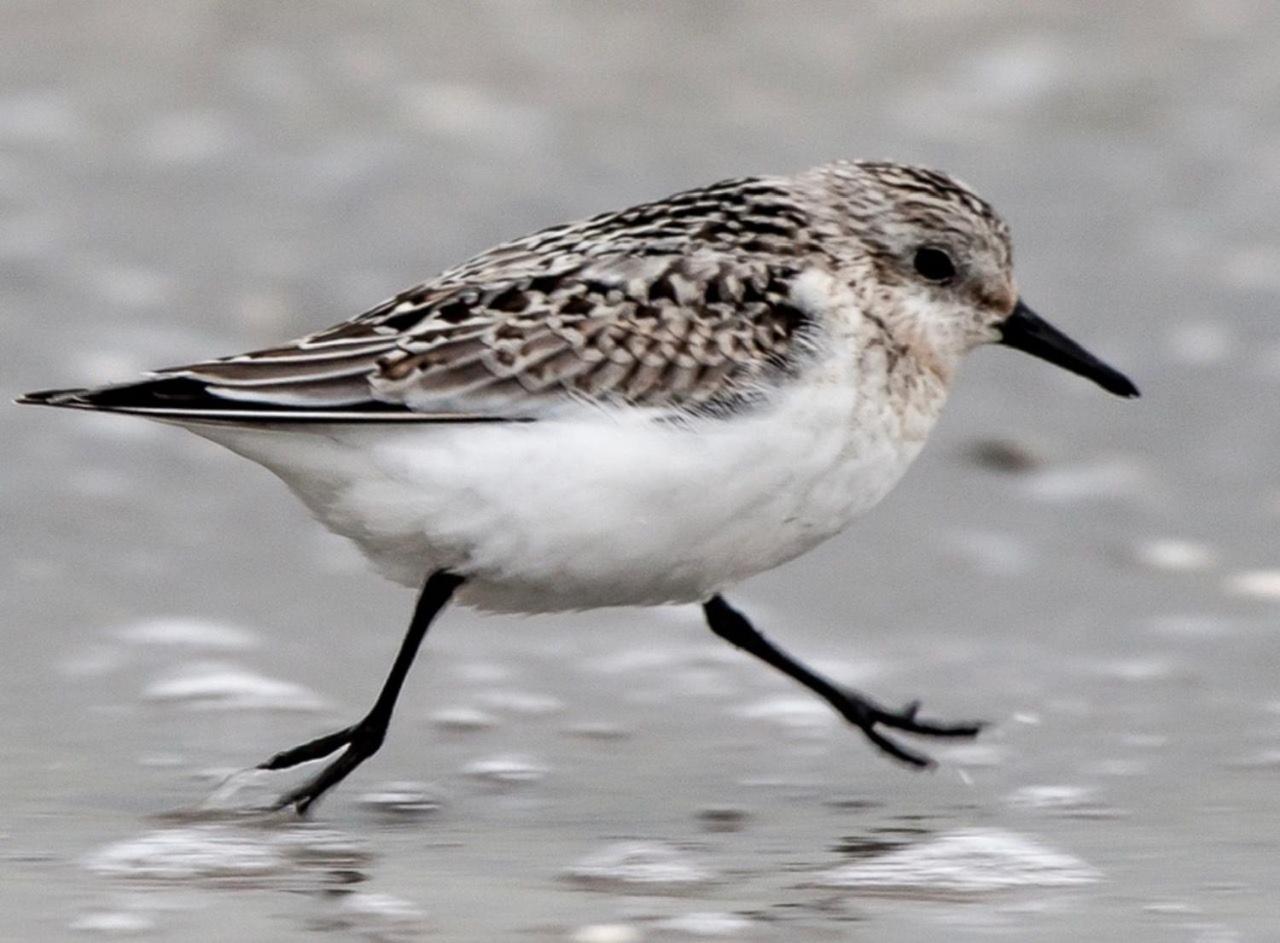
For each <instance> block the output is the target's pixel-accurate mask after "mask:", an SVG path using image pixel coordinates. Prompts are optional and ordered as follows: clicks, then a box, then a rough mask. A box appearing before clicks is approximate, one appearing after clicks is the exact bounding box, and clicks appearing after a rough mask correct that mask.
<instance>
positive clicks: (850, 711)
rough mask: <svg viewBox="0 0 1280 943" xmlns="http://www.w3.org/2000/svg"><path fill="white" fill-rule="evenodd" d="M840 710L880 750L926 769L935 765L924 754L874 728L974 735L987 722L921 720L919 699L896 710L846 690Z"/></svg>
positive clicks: (924, 734)
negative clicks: (944, 722) (951, 722)
mask: <svg viewBox="0 0 1280 943" xmlns="http://www.w3.org/2000/svg"><path fill="white" fill-rule="evenodd" d="M837 706H838V708H839V710H840V713H841V714H843V715H844V716H845V718H846V719H847V720H848V721H849V722H850V723H851V724H853V725H854V726H856V727H857V728H858V729H859V730H861V731H862V733H863V734H864V735H865V736H866V738H867V739H868V740H870V741H871V742H872V743H874V744H875V745H876V746H877V747H878V748H879V749H880V750H881V751H882V752H884V753H887V754H888V755H889V756H891V757H893V758H894V759H895V760H900V761H901V762H903V763H906V764H907V765H908V766H915V767H917V768H919V769H927V768H929V767H932V766H934V765H936V764H935V763H934V761H933V760H932V759H930V758H929V757H928V756H925V755H924V754H923V753H918V752H916V751H915V750H912V749H909V748H907V747H904V746H902V744H900V743H897V742H896V741H894V740H891V739H889V738H888V737H886V736H885V735H884V734H883V733H881V732H880V730H878V729H877V728H879V727H887V728H889V729H891V730H901V731H902V732H903V733H913V734H917V735H919V736H922V737H976V736H977V735H978V734H979V733H980V732H981V731H982V729H983V728H984V727H986V726H987V724H986V723H985V722H983V721H969V722H965V723H959V724H943V723H935V722H932V721H925V720H921V719H920V718H919V716H918V714H919V711H920V702H919V701H912V702H911V703H910V704H908V705H907V706H906V707H904V708H902V709H901V710H898V711H891V710H887V709H885V708H883V707H881V706H879V705H878V704H876V703H875V702H874V701H871V700H869V699H868V698H865V697H862V696H861V695H858V694H853V693H849V694H848V695H847V702H846V703H844V704H840V705H837Z"/></svg>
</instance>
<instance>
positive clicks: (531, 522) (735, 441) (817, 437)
mask: <svg viewBox="0 0 1280 943" xmlns="http://www.w3.org/2000/svg"><path fill="white" fill-rule="evenodd" d="M875 402H876V401H875V399H874V398H866V397H859V395H858V394H857V392H856V390H854V389H851V388H850V387H849V386H847V385H844V384H831V385H822V386H816V387H806V388H803V389H800V390H795V391H791V392H788V393H787V394H785V396H783V397H782V398H781V399H780V400H779V401H778V402H776V403H775V404H774V405H773V406H771V407H768V408H766V409H762V410H761V411H759V412H758V413H756V414H752V415H749V416H747V417H746V418H743V417H735V418H732V419H715V420H711V419H707V420H698V421H697V422H696V423H694V424H691V425H677V424H672V423H669V422H660V421H655V420H653V419H646V418H643V417H634V416H620V415H618V413H617V412H616V411H614V412H602V411H597V410H589V411H585V410H584V412H583V413H581V414H578V415H576V416H573V417H565V418H557V419H547V420H542V421H538V422H530V423H470V424H468V423H457V424H448V423H440V424H404V425H397V424H382V425H364V426H360V425H342V426H337V425H335V426H326V427H316V426H301V427H291V428H281V427H276V428H274V429H254V428H230V427H226V426H192V427H191V429H192V431H194V432H197V433H198V434H200V435H203V436H205V437H207V438H210V439H213V440H214V441H217V442H220V443H221V444H223V445H225V446H227V447H229V448H231V449H232V450H234V451H236V452H238V453H240V454H242V455H245V456H246V457H248V458H251V459H253V460H255V461H257V462H260V463H261V464H263V465H265V466H267V467H268V468H270V469H271V470H272V471H274V472H275V473H276V474H277V475H279V476H280V477H281V478H282V479H284V480H285V482H286V483H288V484H289V486H290V487H291V488H292V489H293V490H294V491H295V493H297V494H298V496H299V497H300V498H301V499H302V500H303V501H304V502H305V503H306V504H307V506H308V507H309V508H310V509H311V510H312V512H313V513H314V514H315V515H316V516H317V517H318V518H319V519H320V520H321V521H322V522H323V523H324V524H325V525H326V526H328V527H329V528H330V529H331V530H334V531H336V532H337V533H339V534H342V535H344V536H346V537H349V538H351V539H352V540H354V541H355V542H356V543H357V544H358V545H359V546H360V547H361V549H362V550H363V551H364V552H365V554H366V555H367V556H368V557H369V558H370V559H371V560H372V561H373V562H374V564H375V565H376V566H377V568H378V569H379V570H380V571H381V572H382V573H383V574H384V575H386V576H388V577H390V578H391V579H393V580H396V581H397V582H400V583H404V584H406V585H410V586H417V585H420V584H421V582H422V581H423V579H424V578H425V576H426V575H427V573H429V572H430V571H431V570H433V569H436V568H440V567H446V568H449V569H451V570H453V571H455V572H457V573H459V574H461V575H464V576H466V577H468V582H467V583H466V584H465V586H464V587H463V589H462V591H461V592H460V594H459V600H460V601H461V602H463V603H467V604H470V605H473V606H476V607H478V608H482V609H489V610H495V611H509V612H550V611H558V610H568V609H589V608H595V607H600V606H620V605H654V604H660V603H670V602H696V601H700V600H703V599H706V598H707V597H708V596H710V595H712V594H713V593H715V592H717V591H719V590H721V589H723V588H724V587H726V586H728V585H731V584H733V583H735V582H737V581H739V580H742V579H744V578H746V577H748V576H751V575H753V574H755V573H759V572H761V571H764V570H767V569H770V568H771V567H774V566H777V565H778V564H780V563H782V562H784V561H786V560H789V559H791V558H793V557H795V556H797V555H799V554H801V553H803V552H805V551H806V550H809V549H810V548H812V547H814V546H815V545H816V544H818V543H820V542H821V541H823V540H825V539H827V538H828V537H831V536H832V535H833V534H835V533H837V532H838V531H839V530H841V529H842V528H843V527H845V525H847V524H848V523H849V521H850V520H851V519H852V518H853V517H854V516H856V515H857V514H859V513H861V512H862V511H864V510H866V509H867V508H869V507H870V506H871V505H873V504H875V503H876V502H877V501H879V500H880V499H881V498H882V497H883V496H884V495H885V494H886V493H887V492H888V491H889V490H890V489H891V488H892V487H893V485H894V484H895V483H896V482H897V480H898V479H899V478H900V477H901V475H902V473H903V472H904V471H905V470H906V468H907V466H908V465H909V464H910V462H911V460H912V459H913V458H914V457H915V455H916V454H917V452H918V451H919V449H920V445H921V441H920V439H918V438H917V439H913V440H911V441H903V440H902V439H901V438H900V437H899V434H898V433H899V432H900V430H899V429H898V428H897V424H896V423H895V422H894V421H892V417H891V416H889V415H887V414H886V413H884V411H883V407H876V406H874V403H875Z"/></svg>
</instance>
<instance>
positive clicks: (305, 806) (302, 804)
mask: <svg viewBox="0 0 1280 943" xmlns="http://www.w3.org/2000/svg"><path fill="white" fill-rule="evenodd" d="M386 734H387V724H386V722H385V721H382V722H379V721H378V720H376V719H374V718H370V717H366V718H365V719H364V720H362V721H360V722H359V723H358V724H353V725H352V726H350V727H344V728H343V729H342V730H338V731H335V732H334V733H331V734H326V735H325V736H323V737H317V738H316V739H314V740H309V741H307V742H306V743H303V744H299V745H298V746H296V747H293V748H292V749H289V750H284V751H282V752H280V753H277V754H276V755H275V756H273V757H271V759H269V760H266V761H265V762H263V763H259V764H258V769H262V770H279V769H289V768H290V767H293V766H297V765H298V764H299V763H307V762H310V761H311V760H318V759H321V758H322V757H326V756H329V755H330V754H331V753H333V752H334V751H335V750H338V749H339V748H342V747H345V748H346V749H344V750H343V751H342V753H341V754H339V756H338V758H337V759H335V760H334V761H333V762H332V763H330V764H329V765H328V766H326V767H325V768H324V769H322V770H321V771H320V772H319V773H317V774H316V775H315V776H313V777H312V778H311V779H308V780H307V781H306V782H305V783H303V784H302V785H301V786H298V787H297V788H295V789H291V790H289V791H288V792H286V793H285V794H284V795H282V796H280V798H279V799H277V800H276V801H275V803H273V805H272V808H273V809H277V810H279V809H285V808H288V807H289V806H293V807H294V809H295V810H296V811H297V813H298V814H299V815H306V814H307V811H308V810H309V809H310V808H311V806H312V805H314V804H315V802H316V800H318V799H319V798H320V797H321V796H323V795H324V794H325V793H326V792H328V791H329V790H330V789H332V788H333V787H334V786H336V785H337V784H338V783H340V782H342V780H344V779H346V778H347V776H348V775H350V773H351V771H352V770H354V769H355V768H356V767H357V766H359V765H360V764H361V763H363V762H364V761H365V760H367V759H368V758H369V757H371V756H373V754H375V753H377V752H378V748H379V747H381V746H382V741H383V740H384V739H385V738H386Z"/></svg>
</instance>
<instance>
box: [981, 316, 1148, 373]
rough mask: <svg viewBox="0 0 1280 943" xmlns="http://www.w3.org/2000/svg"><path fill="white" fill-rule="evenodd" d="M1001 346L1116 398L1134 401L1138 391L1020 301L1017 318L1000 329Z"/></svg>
mask: <svg viewBox="0 0 1280 943" xmlns="http://www.w3.org/2000/svg"><path fill="white" fill-rule="evenodd" d="M998 328H999V331H1000V343H1001V344H1004V345H1005V346H1006V347H1012V348H1014V349H1015V350H1022V351H1026V352H1027V353H1029V354H1031V356H1033V357H1039V358H1040V359H1041V360H1047V361H1049V363H1052V364H1057V365H1058V366H1059V367H1062V368H1064V369H1066V370H1070V371H1071V372H1072V373H1078V374H1079V375H1080V376H1082V377H1085V378H1086V379H1089V380H1092V381H1093V382H1094V383H1096V384H1098V386H1100V387H1102V388H1103V389H1104V390H1106V391H1108V392H1109V393H1115V394H1116V396H1128V397H1134V396H1137V395H1138V388H1137V387H1136V386H1134V385H1133V383H1132V382H1131V381H1130V380H1129V378H1128V377H1126V376H1125V375H1124V374H1123V373H1121V372H1120V371H1118V370H1113V369H1112V368H1111V367H1108V366H1107V365H1106V364H1105V363H1103V362H1102V361H1101V360H1099V359H1098V358H1097V357H1095V356H1094V355H1093V354H1091V353H1089V352H1088V351H1087V350H1085V349H1084V348H1083V347H1081V346H1080V345H1079V344H1077V343H1076V342H1075V341H1073V340H1072V339H1071V338H1069V337H1067V335H1065V334H1063V333H1062V332H1061V331H1059V330H1058V329H1057V328H1056V327H1054V326H1053V325H1052V324H1050V323H1049V322H1048V321H1046V320H1044V319H1043V318H1041V317H1040V315H1038V314H1036V313H1035V312H1034V311H1032V310H1031V309H1030V308H1028V307H1027V306H1026V305H1025V304H1023V303H1022V299H1018V304H1017V305H1016V306H1015V307H1014V309H1013V314H1011V315H1009V317H1007V318H1005V320H1004V321H1003V322H1001V323H1000V324H999V325H998Z"/></svg>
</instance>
